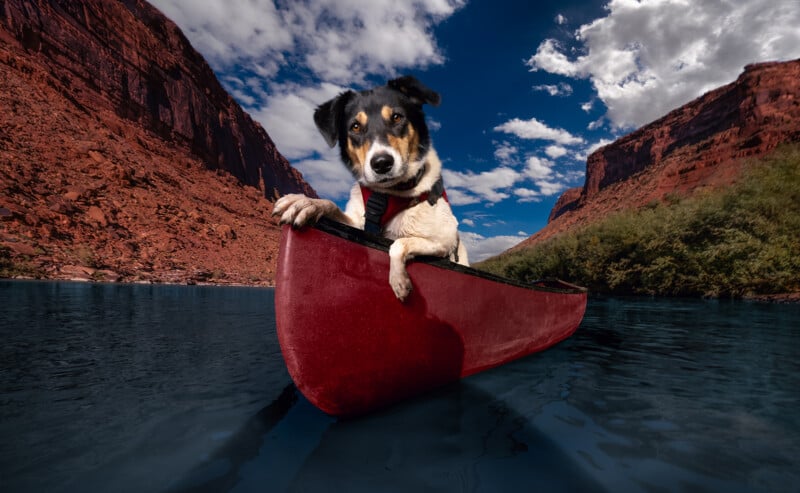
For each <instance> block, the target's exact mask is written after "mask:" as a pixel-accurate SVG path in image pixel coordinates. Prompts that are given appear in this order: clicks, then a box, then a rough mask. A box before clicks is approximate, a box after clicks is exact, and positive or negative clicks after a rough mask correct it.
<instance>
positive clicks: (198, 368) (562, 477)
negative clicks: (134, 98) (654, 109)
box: [0, 281, 800, 492]
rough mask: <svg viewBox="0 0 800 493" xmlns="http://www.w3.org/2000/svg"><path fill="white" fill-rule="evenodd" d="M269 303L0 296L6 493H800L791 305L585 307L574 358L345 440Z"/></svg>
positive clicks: (390, 414) (467, 385)
mask: <svg viewBox="0 0 800 493" xmlns="http://www.w3.org/2000/svg"><path fill="white" fill-rule="evenodd" d="M272 296H273V292H272V291H271V290H269V289H248V288H213V287H184V286H180V287H178V286H126V285H123V286H118V285H97V284H72V283H49V282H48V283H45V282H41V283H40V282H9V281H0V336H2V339H0V491H3V492H17V491H36V492H39V491H114V492H128V491H130V492H143V491H153V492H158V491H175V492H184V491H185V492H193V491H197V492H205V491H208V492H211V491H243V492H244V491H259V492H273V491H274V492H282V491H310V492H317V491H331V492H350V491H354V492H362V491H363V492H383V491H390V492H395V491H396V492H424V491H447V492H450V491H466V492H497V491H500V492H502V491H525V492H528V491H546V492H559V491H565V492H579V491H608V492H627V491H641V492H663V491H687V492H712V491H713V492H761V491H763V492H781V491H787V492H789V491H795V492H796V491H800V306H798V305H789V306H787V305H770V304H759V303H735V302H714V301H675V300H655V301H654V300H627V299H626V300H621V299H598V300H592V301H591V302H590V304H589V308H588V311H587V314H586V318H585V320H584V323H583V324H582V326H581V327H580V328H579V329H578V332H577V333H576V334H575V336H573V337H572V338H571V339H569V340H567V341H565V342H563V343H561V344H560V345H558V346H556V347H555V348H553V349H550V350H548V351H546V352H543V353H540V354H538V355H534V356H532V357H529V358H526V359H523V360H520V361H517V362H514V363H511V364H509V365H506V366H504V367H502V368H498V369H495V370H492V371H489V372H485V373H483V374H479V375H475V376H473V377H470V378H468V379H466V380H463V381H462V382H460V383H457V384H453V385H450V386H448V387H446V388H443V389H441V390H439V391H437V392H435V393H433V394H431V395H427V396H424V397H421V398H418V399H416V400H413V401H411V402H407V403H404V404H401V405H399V406H395V407H393V408H391V409H389V410H386V411H383V412H380V413H377V414H374V415H371V416H368V417H365V418H361V419H358V420H351V421H338V420H336V419H333V418H330V417H328V416H326V415H324V414H322V413H321V412H319V411H317V410H316V409H315V408H314V407H313V406H311V405H310V404H309V403H308V402H307V401H306V400H305V399H304V398H303V397H302V396H299V395H298V394H297V392H296V391H295V390H294V388H293V387H292V386H291V381H290V379H289V377H288V375H287V373H286V370H285V368H284V366H283V361H282V359H281V356H280V350H279V348H278V344H277V341H276V336H275V328H274V324H275V322H274V307H273V299H272Z"/></svg>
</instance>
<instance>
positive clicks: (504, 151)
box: [494, 142, 519, 165]
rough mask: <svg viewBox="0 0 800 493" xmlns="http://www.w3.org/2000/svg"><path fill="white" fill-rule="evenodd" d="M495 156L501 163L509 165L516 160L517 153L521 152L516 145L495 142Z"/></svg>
mask: <svg viewBox="0 0 800 493" xmlns="http://www.w3.org/2000/svg"><path fill="white" fill-rule="evenodd" d="M494 144H495V150H494V157H495V159H497V161H498V162H500V163H501V164H505V165H509V164H513V163H514V162H515V161H516V155H517V153H518V152H519V149H517V147H516V146H513V145H511V144H509V143H508V142H499V143H498V142H495V143H494Z"/></svg>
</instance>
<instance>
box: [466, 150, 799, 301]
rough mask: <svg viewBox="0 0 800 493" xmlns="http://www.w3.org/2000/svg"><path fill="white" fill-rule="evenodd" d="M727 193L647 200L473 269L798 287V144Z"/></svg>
mask: <svg viewBox="0 0 800 493" xmlns="http://www.w3.org/2000/svg"><path fill="white" fill-rule="evenodd" d="M747 164H748V165H747V168H748V171H747V172H746V173H745V174H744V175H743V177H742V180H741V181H740V182H739V183H738V184H737V185H735V186H733V187H730V188H728V189H727V190H722V191H716V192H712V193H705V194H700V195H696V196H693V197H691V198H683V199H679V198H677V197H675V196H672V197H670V200H668V201H665V202H664V203H654V202H651V203H649V204H647V205H646V206H644V207H642V208H641V209H639V210H631V211H625V212H622V213H619V214H615V215H612V216H609V217H608V218H606V219H605V220H603V221H601V222H599V223H595V224H592V225H589V226H587V227H584V228H583V229H580V230H577V231H574V232H570V233H566V234H562V235H560V236H557V237H554V238H551V239H550V240H548V241H545V242H543V243H540V244H538V245H535V246H533V247H530V248H527V249H524V250H519V251H516V252H513V253H506V254H502V255H500V256H498V257H494V258H492V259H489V260H487V261H485V262H483V263H480V264H478V266H477V267H478V268H481V269H484V270H487V271H490V272H492V273H494V274H497V275H501V276H506V277H511V278H514V279H518V280H523V281H531V280H534V279H539V278H545V277H558V278H561V279H566V280H569V281H572V282H576V283H579V284H583V285H585V286H587V287H588V288H589V289H590V290H592V291H594V292H599V293H609V294H649V295H669V296H687V295H688V296H714V297H741V296H745V295H749V294H773V293H783V292H796V291H800V146H798V145H793V146H785V147H783V148H781V149H780V150H778V151H776V152H774V153H772V154H770V155H769V156H767V157H765V158H762V159H760V160H758V161H751V162H749V163H747Z"/></svg>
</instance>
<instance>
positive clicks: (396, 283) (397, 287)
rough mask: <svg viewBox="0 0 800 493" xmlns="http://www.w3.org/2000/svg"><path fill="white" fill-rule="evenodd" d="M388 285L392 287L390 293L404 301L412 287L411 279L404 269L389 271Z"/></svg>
mask: <svg viewBox="0 0 800 493" xmlns="http://www.w3.org/2000/svg"><path fill="white" fill-rule="evenodd" d="M389 285H390V286H392V291H394V295H395V296H397V299H398V300H400V301H405V299H406V298H408V295H409V294H411V290H412V289H414V286H413V285H412V284H411V278H410V277H408V272H406V270H405V269H391V270H390V272H389Z"/></svg>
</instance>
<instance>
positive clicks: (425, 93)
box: [386, 75, 442, 106]
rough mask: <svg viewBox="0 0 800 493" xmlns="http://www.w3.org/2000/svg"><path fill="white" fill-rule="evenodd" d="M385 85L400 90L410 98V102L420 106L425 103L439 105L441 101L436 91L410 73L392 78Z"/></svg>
mask: <svg viewBox="0 0 800 493" xmlns="http://www.w3.org/2000/svg"><path fill="white" fill-rule="evenodd" d="M386 85H387V86H389V87H390V88H392V89H394V90H396V91H400V92H402V93H403V94H405V95H406V96H408V98H409V99H411V102H412V103H414V104H418V105H420V106H422V105H423V104H425V103H427V104H429V105H431V106H439V103H440V102H441V101H442V98H441V97H440V96H439V93H438V92H436V91H433V90H432V89H430V88H428V87H427V86H426V85H425V84H423V83H422V82H420V81H418V80H417V79H416V78H415V77H414V76H412V75H404V76H403V77H398V78H397V79H392V80H390V81H389V82H387V83H386Z"/></svg>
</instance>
